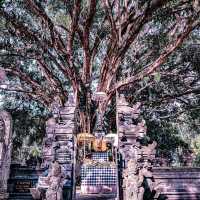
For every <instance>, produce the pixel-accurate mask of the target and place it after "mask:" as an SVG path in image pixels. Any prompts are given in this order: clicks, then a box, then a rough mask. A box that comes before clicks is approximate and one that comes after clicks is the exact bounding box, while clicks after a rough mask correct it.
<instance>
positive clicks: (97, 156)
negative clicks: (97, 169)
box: [92, 152, 109, 161]
mask: <svg viewBox="0 0 200 200" xmlns="http://www.w3.org/2000/svg"><path fill="white" fill-rule="evenodd" d="M92 160H95V161H108V160H109V157H108V153H107V152H95V153H92Z"/></svg>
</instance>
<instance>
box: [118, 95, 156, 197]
mask: <svg viewBox="0 0 200 200" xmlns="http://www.w3.org/2000/svg"><path fill="white" fill-rule="evenodd" d="M116 103H117V130H118V137H119V152H120V153H121V155H122V160H123V163H124V166H123V167H124V170H123V171H124V173H122V178H123V181H122V182H123V191H121V193H123V194H121V196H123V197H121V198H120V199H123V200H143V197H144V196H145V195H147V193H145V183H148V186H147V187H148V189H149V188H150V190H149V192H150V193H152V191H153V186H152V185H153V183H152V181H151V180H152V173H151V163H152V160H153V159H154V157H155V147H156V145H157V144H156V142H153V143H149V144H146V145H144V144H143V142H142V141H144V139H145V136H146V130H147V129H146V125H145V121H144V120H143V119H142V117H141V116H140V108H141V104H140V103H136V104H135V105H133V106H131V105H129V103H128V102H127V101H126V97H125V96H124V94H119V93H118V94H117V99H116ZM150 197H151V194H148V200H150V199H151V198H150Z"/></svg>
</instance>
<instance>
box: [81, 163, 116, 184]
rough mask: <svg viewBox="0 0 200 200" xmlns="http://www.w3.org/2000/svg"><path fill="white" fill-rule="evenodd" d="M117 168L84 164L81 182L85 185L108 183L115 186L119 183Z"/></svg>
mask: <svg viewBox="0 0 200 200" xmlns="http://www.w3.org/2000/svg"><path fill="white" fill-rule="evenodd" d="M116 172H117V170H116V167H114V166H91V165H88V166H86V165H85V166H82V167H81V184H82V185H83V186H98V185H106V186H113V185H116V184H117V173H116Z"/></svg>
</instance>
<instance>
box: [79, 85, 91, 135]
mask: <svg viewBox="0 0 200 200" xmlns="http://www.w3.org/2000/svg"><path fill="white" fill-rule="evenodd" d="M76 104H77V109H78V115H79V116H78V118H79V123H80V127H79V131H80V132H87V133H92V123H93V118H94V115H95V108H94V107H95V106H94V105H93V104H92V100H91V93H90V92H89V91H88V90H87V89H84V90H83V89H82V91H79V92H77V95H76Z"/></svg>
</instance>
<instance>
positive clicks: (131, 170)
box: [0, 93, 200, 200]
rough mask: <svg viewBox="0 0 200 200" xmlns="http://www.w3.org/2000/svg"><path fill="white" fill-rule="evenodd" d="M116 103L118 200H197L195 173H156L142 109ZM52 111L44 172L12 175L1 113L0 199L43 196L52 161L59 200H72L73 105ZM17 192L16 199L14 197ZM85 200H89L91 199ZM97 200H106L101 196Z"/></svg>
mask: <svg viewBox="0 0 200 200" xmlns="http://www.w3.org/2000/svg"><path fill="white" fill-rule="evenodd" d="M116 98H117V99H116V106H117V108H116V111H117V113H116V114H117V116H116V123H117V135H118V146H117V147H116V151H118V163H117V164H118V165H116V167H117V168H118V177H117V178H118V185H117V186H118V190H117V191H116V193H117V199H118V200H153V199H154V200H156V199H157V200H159V199H160V200H161V199H168V200H199V199H200V192H199V191H200V168H167V167H155V166H154V159H155V154H156V143H155V142H153V141H148V142H146V143H144V139H145V138H146V125H145V121H144V120H143V119H142V117H141V115H140V108H141V104H140V103H137V104H135V105H132V106H130V105H129V103H128V102H127V100H126V97H125V96H124V95H123V94H119V93H118V94H117V97H116ZM56 108H58V109H56V110H54V116H53V118H50V119H49V120H48V121H47V122H46V136H45V138H44V141H43V150H42V154H43V168H42V169H34V170H31V169H26V168H15V169H12V168H11V172H10V164H11V150H12V141H11V133H12V120H11V116H10V115H9V114H8V113H7V112H5V111H2V112H0V199H4V200H5V199H9V200H22V199H24V200H33V198H32V196H31V194H30V190H29V188H30V187H31V192H32V194H33V196H34V195H35V197H36V199H37V195H38V191H37V189H38V188H39V187H41V188H44V189H45V190H48V187H50V186H49V185H47V184H46V182H45V179H46V178H47V177H45V176H46V175H45V174H46V173H50V172H49V171H48V170H46V169H47V168H46V166H49V165H50V164H51V162H52V161H54V160H56V161H57V162H58V163H59V164H60V165H61V166H62V169H64V171H65V176H64V179H65V184H64V195H63V196H64V199H63V200H72V199H73V198H74V197H75V196H74V194H75V181H76V180H75V168H76V124H75V119H74V114H75V103H74V102H73V101H70V102H67V103H66V104H65V106H64V107H57V106H56ZM116 158H117V156H116ZM9 175H10V182H9V183H11V184H10V185H8V186H7V181H8V178H9ZM51 178H55V177H51ZM33 179H34V181H33ZM16 180H17V181H16ZM14 181H15V182H14ZM31 181H32V182H33V183H32V182H31ZM24 183H26V184H24ZM29 183H30V184H29ZM35 183H37V184H35ZM29 186H30V187H29ZM37 186H38V188H37ZM7 187H11V188H9V191H10V194H7V191H8V190H7V189H8V188H7ZM27 187H28V188H27ZM13 188H14V189H13ZM14 190H15V191H14ZM16 190H17V192H18V193H14V192H16ZM17 195H18V196H17ZM89 199H91V200H94V198H93V197H90V198H89ZM98 199H102V200H106V199H110V200H111V198H107V197H105V196H101V195H99V197H98ZM48 200H51V199H48ZM52 200H54V199H52Z"/></svg>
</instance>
